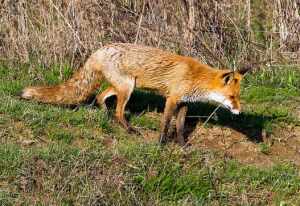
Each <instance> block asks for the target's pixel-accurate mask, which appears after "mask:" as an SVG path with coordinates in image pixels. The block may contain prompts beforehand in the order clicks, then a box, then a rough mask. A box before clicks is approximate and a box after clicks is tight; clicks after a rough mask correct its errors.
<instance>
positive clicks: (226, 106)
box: [223, 104, 240, 115]
mask: <svg viewBox="0 0 300 206" xmlns="http://www.w3.org/2000/svg"><path fill="white" fill-rule="evenodd" d="M223 107H224V108H226V109H228V110H229V111H230V112H231V113H232V114H235V115H238V114H240V111H239V110H238V109H233V108H232V107H231V106H229V105H227V104H223Z"/></svg>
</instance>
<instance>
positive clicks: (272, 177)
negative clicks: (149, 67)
mask: <svg viewBox="0 0 300 206" xmlns="http://www.w3.org/2000/svg"><path fill="white" fill-rule="evenodd" d="M50 71H51V72H50ZM69 71H70V70H69V69H68V68H67V67H66V68H65V69H64V72H63V74H64V76H65V77H66V76H69V75H70V72H69ZM58 76H59V72H58V68H53V69H52V70H47V72H44V71H43V70H42V69H39V70H37V72H34V73H31V72H30V69H29V68H28V67H26V66H24V67H22V68H14V69H12V68H9V67H5V66H1V68H0V96H1V99H0V141H1V143H2V144H1V145H0V156H1V158H0V205H16V204H24V205H34V204H36V205H50V204H52V205H267V204H275V205H285V203H286V205H299V204H300V199H299V196H300V176H299V169H297V168H296V167H295V166H293V165H292V164H290V163H279V164H277V165H275V166H273V167H272V168H268V169H264V168H258V167H255V166H251V165H243V164H240V163H238V162H237V161H235V160H234V159H230V158H227V157H225V156H222V155H220V154H218V153H217V152H214V151H210V150H200V149H199V148H195V147H193V146H191V147H189V148H188V149H186V150H183V149H181V148H180V147H178V146H177V145H176V144H173V143H170V144H168V145H167V146H165V147H161V146H159V145H157V143H156V141H155V140H154V141H145V140H144V138H142V137H141V136H135V135H128V134H127V133H126V132H125V131H124V130H123V129H122V128H120V127H119V126H118V125H116V124H114V123H113V122H112V120H111V119H110V118H109V117H107V116H106V115H104V114H103V112H102V111H101V110H100V109H98V108H96V107H93V106H92V107H89V106H87V105H82V106H80V107H78V108H75V109H74V108H63V107H59V106H52V105H46V104H38V103H35V102H29V101H24V100H20V99H19V98H18V97H17V94H18V92H19V91H20V90H21V88H22V87H24V86H25V85H30V84H54V83H57V82H59V81H60V80H59V79H58ZM299 77H300V73H299V72H296V70H295V69H294V70H285V69H282V70H280V71H277V72H275V73H273V72H264V73H257V74H255V75H253V76H250V75H249V76H248V77H247V79H246V81H244V86H243V95H242V99H243V101H244V102H245V105H247V106H245V112H244V113H243V114H242V115H241V116H239V117H234V121H233V122H234V123H233V124H235V126H240V125H244V127H262V128H263V129H264V130H265V131H266V132H268V133H272V132H273V128H274V127H282V128H284V127H285V126H286V125H287V124H289V125H298V124H299V119H297V115H295V114H294V112H295V109H296V108H297V105H298V103H299V89H300V83H299V81H298V80H299ZM137 102H138V103H137ZM149 102H150V103H149ZM162 103H163V100H162V99H161V98H159V97H157V96H154V95H151V94H147V93H143V92H137V93H135V95H134V97H133V100H132V101H131V103H130V105H129V109H130V111H132V112H131V115H130V114H128V115H130V116H129V118H130V121H131V123H132V124H134V125H135V126H137V127H140V128H142V130H143V132H144V133H154V135H157V128H158V124H159V114H158V113H157V112H156V110H158V111H160V110H161V109H162ZM287 103H288V104H289V107H287V106H286V104H287ZM153 105H154V106H153ZM203 106H204V107H207V112H206V113H199V112H198V111H199V105H191V111H190V113H191V115H207V114H209V112H211V111H212V110H213V109H214V108H213V107H211V106H207V105H202V107H203ZM200 107H201V106H200ZM232 118H233V117H232V116H231V115H230V114H229V113H228V112H226V111H220V115H219V118H218V119H216V120H212V121H210V123H209V125H210V124H220V125H226V124H225V123H226V122H228V121H231V120H232ZM261 148H262V152H266V153H267V152H268V145H264V143H262V146H261Z"/></svg>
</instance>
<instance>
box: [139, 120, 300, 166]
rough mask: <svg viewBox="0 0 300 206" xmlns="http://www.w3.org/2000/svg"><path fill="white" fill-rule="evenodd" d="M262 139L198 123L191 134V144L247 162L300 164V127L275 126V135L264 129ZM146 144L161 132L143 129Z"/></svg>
mask: <svg viewBox="0 0 300 206" xmlns="http://www.w3.org/2000/svg"><path fill="white" fill-rule="evenodd" d="M262 133H263V135H262V136H263V137H262V141H261V142H259V141H256V140H253V139H249V137H247V135H246V134H245V133H242V132H239V131H236V130H235V129H232V128H228V127H222V126H219V125H213V126H210V127H203V126H202V123H198V124H197V125H196V127H195V129H194V130H193V132H192V133H190V134H189V136H188V141H189V143H190V146H191V147H196V148H199V149H205V150H206V149H208V150H213V151H216V152H220V153H222V154H223V155H225V156H226V157H229V158H232V159H236V160H238V161H239V162H241V163H244V164H252V165H256V166H260V167H271V166H273V165H274V163H278V162H290V163H292V164H295V165H296V166H298V167H300V127H299V126H295V127H292V126H286V127H280V128H276V129H274V131H273V132H272V134H266V132H265V131H263V132H262ZM142 136H143V138H144V141H145V142H146V143H153V142H157V141H158V136H159V132H157V131H151V130H143V131H142Z"/></svg>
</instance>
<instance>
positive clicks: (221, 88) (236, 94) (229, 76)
mask: <svg viewBox="0 0 300 206" xmlns="http://www.w3.org/2000/svg"><path fill="white" fill-rule="evenodd" d="M250 69H251V68H250V67H245V68H243V69H241V70H239V71H230V70H224V71H222V72H221V73H219V74H218V75H217V76H216V79H215V82H214V89H212V90H211V92H209V94H208V99H209V100H212V101H215V102H218V103H220V104H221V105H222V106H224V107H225V108H227V109H229V110H230V111H231V112H232V113H233V114H239V113H240V112H241V105H240V82H241V80H242V79H243V76H244V75H245V74H246V73H247V72H248V71H249V70H250Z"/></svg>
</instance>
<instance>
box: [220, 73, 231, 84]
mask: <svg viewBox="0 0 300 206" xmlns="http://www.w3.org/2000/svg"><path fill="white" fill-rule="evenodd" d="M233 75H234V72H227V73H225V74H223V75H222V78H223V81H224V84H225V85H226V84H229V83H230V82H231V81H232V80H233Z"/></svg>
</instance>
